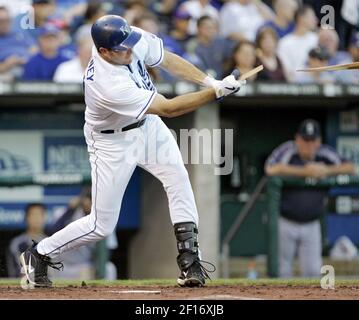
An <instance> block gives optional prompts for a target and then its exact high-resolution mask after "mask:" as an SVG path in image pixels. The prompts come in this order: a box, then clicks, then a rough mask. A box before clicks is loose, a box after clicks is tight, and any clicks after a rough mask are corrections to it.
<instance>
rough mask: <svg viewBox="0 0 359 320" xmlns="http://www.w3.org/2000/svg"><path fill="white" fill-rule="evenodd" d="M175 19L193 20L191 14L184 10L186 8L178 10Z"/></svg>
mask: <svg viewBox="0 0 359 320" xmlns="http://www.w3.org/2000/svg"><path fill="white" fill-rule="evenodd" d="M174 17H175V18H176V19H179V20H188V19H191V15H190V14H189V12H188V11H187V10H186V9H184V8H180V9H177V10H176V12H175V13H174Z"/></svg>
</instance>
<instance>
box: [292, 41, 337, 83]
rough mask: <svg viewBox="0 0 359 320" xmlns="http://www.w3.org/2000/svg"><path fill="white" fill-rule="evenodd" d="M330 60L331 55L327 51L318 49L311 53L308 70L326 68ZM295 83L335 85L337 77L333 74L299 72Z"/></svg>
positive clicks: (327, 72) (328, 72)
mask: <svg viewBox="0 0 359 320" xmlns="http://www.w3.org/2000/svg"><path fill="white" fill-rule="evenodd" d="M329 59H330V54H329V52H328V50H327V49H325V48H321V47H317V48H313V49H312V50H310V51H309V54H308V63H307V66H306V67H307V68H320V67H326V66H327V65H328V61H329ZM295 82H298V83H319V84H324V83H333V82H335V76H334V74H333V72H330V71H326V72H297V73H296V77H295Z"/></svg>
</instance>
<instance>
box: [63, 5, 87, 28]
mask: <svg viewBox="0 0 359 320" xmlns="http://www.w3.org/2000/svg"><path fill="white" fill-rule="evenodd" d="M87 2H88V1H87V0H56V13H57V15H59V16H60V17H61V19H62V20H64V21H65V22H66V24H67V25H68V26H69V25H71V23H72V21H73V20H74V19H75V17H78V16H82V15H83V14H84V13H85V11H86V8H87Z"/></svg>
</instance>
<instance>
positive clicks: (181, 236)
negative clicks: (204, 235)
mask: <svg viewBox="0 0 359 320" xmlns="http://www.w3.org/2000/svg"><path fill="white" fill-rule="evenodd" d="M174 231H175V235H176V239H177V249H178V253H179V254H178V256H177V264H178V267H179V268H180V269H181V271H185V270H187V269H188V268H189V267H190V266H191V265H192V264H193V263H194V262H195V261H196V260H198V229H197V227H196V225H195V224H194V223H193V222H182V223H177V224H175V225H174Z"/></svg>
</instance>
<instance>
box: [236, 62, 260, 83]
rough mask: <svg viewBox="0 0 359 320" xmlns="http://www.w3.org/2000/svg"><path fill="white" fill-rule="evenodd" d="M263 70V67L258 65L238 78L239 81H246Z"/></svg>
mask: <svg viewBox="0 0 359 320" xmlns="http://www.w3.org/2000/svg"><path fill="white" fill-rule="evenodd" d="M262 70H263V65H262V64H261V65H259V66H258V67H256V68H254V69H252V70H250V71H248V72H246V73H243V74H242V75H241V76H240V77H239V80H246V79H248V78H250V77H251V76H253V75H255V74H256V73H258V72H260V71H262Z"/></svg>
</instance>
